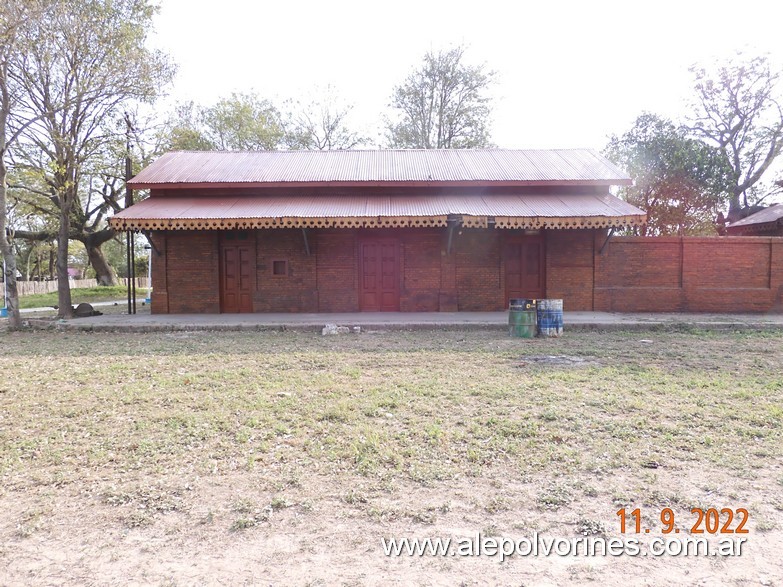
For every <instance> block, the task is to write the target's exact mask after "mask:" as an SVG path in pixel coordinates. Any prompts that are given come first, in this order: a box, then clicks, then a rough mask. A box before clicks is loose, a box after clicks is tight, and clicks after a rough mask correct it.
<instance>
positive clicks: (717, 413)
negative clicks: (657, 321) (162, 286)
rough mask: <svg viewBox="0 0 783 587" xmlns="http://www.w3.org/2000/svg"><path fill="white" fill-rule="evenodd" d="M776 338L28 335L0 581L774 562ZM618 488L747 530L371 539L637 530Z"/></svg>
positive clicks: (506, 580) (527, 574) (597, 576)
mask: <svg viewBox="0 0 783 587" xmlns="http://www.w3.org/2000/svg"><path fill="white" fill-rule="evenodd" d="M781 342H783V336H781V335H777V334H772V333H721V334H714V333H712V334H710V333H662V332H658V333H611V334H609V333H607V334H598V333H581V334H574V335H571V336H569V337H567V338H564V339H561V340H559V341H533V342H522V341H519V340H513V339H507V338H506V337H505V336H504V335H502V334H498V333H494V332H486V333H476V332H466V333H460V332H450V333H447V334H444V333H386V334H378V335H372V334H365V335H360V336H348V335H346V336H343V337H336V338H334V339H331V340H325V339H323V338H321V337H318V336H316V335H311V334H295V333H281V334H280V335H276V336H273V335H264V337H263V338H262V337H261V335H258V334H242V333H219V334H218V333H198V334H195V333H194V334H192V335H191V334H188V333H178V334H156V335H146V336H139V337H135V336H127V335H124V336H121V335H109V334H105V335H89V334H77V335H68V336H66V335H63V334H58V333H35V334H14V335H12V336H11V337H10V339H9V341H8V342H6V343H5V348H6V350H7V351H9V352H7V353H6V354H4V356H3V358H2V366H3V368H4V369H6V372H9V370H10V372H13V373H15V374H16V375H17V376H18V379H19V383H18V384H15V383H12V382H9V381H6V382H5V383H3V384H0V401H2V407H0V441H2V444H0V451H1V452H0V457H1V458H0V467H1V468H0V479H1V480H2V485H0V511H2V512H3V515H2V517H1V518H0V584H2V585H114V584H118V585H119V584H122V585H125V584H139V585H201V584H215V585H583V584H586V583H595V584H602V585H607V586H612V585H673V584H683V585H685V584H687V585H704V586H708V585H709V586H711V585H764V586H771V585H783V564H781V554H780V553H781V552H783V513H782V510H783V442H782V441H781V429H782V428H783V379H781V378H782V377H783V375H782V373H783V370H781V366H783V361H782V360H781V359H782V358H783V345H781ZM216 345H218V346H220V348H219V349H218V350H214V348H215V346H216ZM89 348H91V349H93V352H92V354H91V355H90V353H88V352H87V349H89ZM207 348H209V349H213V350H211V351H210V352H209V353H207V352H206V351H205V349H207ZM156 361H158V362H156ZM253 361H256V362H255V363H254V362H253ZM102 362H103V363H102ZM96 363H98V364H101V363H102V364H103V365H104V366H103V368H102V369H100V370H97V371H96V367H95V365H96ZM266 369H268V371H267V370H266ZM275 373H277V375H275ZM278 376H279V377H278ZM256 378H257V379H256ZM249 381H257V383H255V384H252V385H251V384H250V383H249ZM249 395H252V396H253V398H254V399H253V401H252V402H250V400H248V396H249ZM406 398H407V399H406ZM424 404H426V405H424ZM423 406H424V407H423ZM267 416H268V418H269V419H265V418H266V417H267ZM623 507H624V508H626V509H627V510H628V511H630V510H632V509H633V508H636V507H638V508H640V509H641V511H642V515H643V527H649V528H652V531H651V533H650V534H645V535H642V536H641V539H642V541H643V542H645V543H647V542H649V541H650V540H651V539H653V538H655V537H659V536H662V533H661V531H660V530H661V521H660V520H659V515H660V512H661V510H662V509H663V508H666V507H669V508H671V509H672V512H673V513H674V514H675V515H676V518H677V527H678V528H682V536H683V537H684V536H686V535H689V532H688V530H689V529H690V528H691V526H692V525H693V522H694V520H695V516H694V515H693V514H691V511H690V510H691V508H702V509H707V508H710V507H714V508H718V509H721V508H731V509H734V510H736V509H737V508H747V509H748V510H749V512H750V520H749V522H748V528H749V530H750V532H749V534H747V535H745V536H746V537H747V542H746V544H745V545H744V549H743V552H742V555H741V556H736V557H729V556H700V557H675V556H671V555H664V556H661V557H652V556H647V557H643V556H640V557H630V556H621V557H608V556H607V557H585V556H570V557H561V556H548V557H546V556H541V555H539V556H520V555H512V556H510V557H509V558H506V559H505V560H503V561H502V562H501V560H500V559H499V557H497V556H495V557H493V556H470V557H452V556H447V557H440V556H426V555H425V556H421V557H419V556H399V557H388V556H385V555H384V552H383V549H382V546H381V539H382V538H387V539H388V538H390V537H396V538H405V537H408V538H413V537H418V538H426V537H452V538H454V539H458V538H463V537H473V536H475V535H476V534H477V533H480V534H481V535H482V536H484V537H504V538H510V539H521V538H525V537H532V536H533V535H534V533H537V534H538V535H539V536H547V537H563V538H577V537H579V536H582V535H590V536H591V537H624V538H631V537H635V536H636V535H635V534H633V533H626V534H625V535H623V534H621V533H620V525H619V518H618V516H617V514H616V512H617V511H618V509H620V508H623ZM727 536H728V535H727ZM734 537H736V536H734ZM718 538H720V536H713V537H711V539H710V541H711V543H713V544H714V543H715V542H716V541H717V540H718Z"/></svg>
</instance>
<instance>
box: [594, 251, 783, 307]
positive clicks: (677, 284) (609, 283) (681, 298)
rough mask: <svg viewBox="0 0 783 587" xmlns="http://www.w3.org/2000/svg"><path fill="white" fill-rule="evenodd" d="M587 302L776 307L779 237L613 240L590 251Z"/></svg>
mask: <svg viewBox="0 0 783 587" xmlns="http://www.w3.org/2000/svg"><path fill="white" fill-rule="evenodd" d="M594 307H595V309H596V310H599V311H616V312H780V311H783V238H766V237H746V238H739V237H710V238H700V237H690V238H689V237H685V238H657V237H622V238H620V237H616V238H613V239H612V240H611V241H610V242H609V244H608V245H607V247H606V249H605V251H604V254H603V255H598V256H596V270H595V305H594Z"/></svg>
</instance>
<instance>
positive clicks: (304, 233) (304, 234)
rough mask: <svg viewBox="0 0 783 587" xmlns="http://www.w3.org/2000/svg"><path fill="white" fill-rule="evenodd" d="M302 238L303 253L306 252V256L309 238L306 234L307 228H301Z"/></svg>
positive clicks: (308, 252) (308, 249) (308, 253)
mask: <svg viewBox="0 0 783 587" xmlns="http://www.w3.org/2000/svg"><path fill="white" fill-rule="evenodd" d="M302 238H303V239H304V246H305V253H307V256H308V257H309V256H310V238H309V235H308V229H307V228H303V229H302Z"/></svg>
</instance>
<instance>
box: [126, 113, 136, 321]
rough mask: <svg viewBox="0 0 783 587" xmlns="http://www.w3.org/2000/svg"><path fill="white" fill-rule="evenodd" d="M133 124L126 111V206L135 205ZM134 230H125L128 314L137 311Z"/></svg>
mask: <svg viewBox="0 0 783 587" xmlns="http://www.w3.org/2000/svg"><path fill="white" fill-rule="evenodd" d="M132 131H133V126H132V125H131V119H130V115H129V114H128V113H127V112H126V113H125V208H126V209H127V208H130V207H131V206H132V205H133V190H132V189H131V187H130V186H129V185H128V182H129V181H130V179H131V177H133V161H132V160H131V132H132ZM133 237H134V235H133V231H132V230H128V231H126V232H125V238H126V245H127V254H126V257H127V262H128V314H135V313H136V242H135V239H134V238H133Z"/></svg>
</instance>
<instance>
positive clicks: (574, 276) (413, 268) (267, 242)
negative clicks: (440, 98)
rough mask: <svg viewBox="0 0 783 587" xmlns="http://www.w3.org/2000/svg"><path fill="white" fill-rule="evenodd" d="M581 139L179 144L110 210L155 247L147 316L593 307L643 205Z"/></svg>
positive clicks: (118, 225) (641, 217) (115, 222)
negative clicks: (474, 145)
mask: <svg viewBox="0 0 783 587" xmlns="http://www.w3.org/2000/svg"><path fill="white" fill-rule="evenodd" d="M628 183H630V179H629V177H628V176H627V175H626V174H625V173H623V172H622V171H620V170H619V169H617V168H616V167H615V166H614V165H612V164H611V163H610V162H609V161H607V160H606V159H604V158H603V157H601V156H600V155H598V154H597V153H595V152H593V151H590V150H550V151H519V150H516V151H509V150H426V151H425V150H396V151H392V150H375V151H298V152H297V151H288V152H286V151H282V152H252V153H238V152H173V153H167V154H166V155H164V156H162V157H161V158H160V159H158V160H157V161H155V162H154V163H152V164H151V165H150V166H149V167H147V168H146V169H144V170H143V171H142V172H141V173H139V174H138V175H137V176H136V177H135V178H134V179H133V180H131V182H130V185H131V187H132V188H133V189H135V190H139V189H149V190H150V196H149V198H147V199H145V200H142V201H140V202H138V203H136V204H135V205H133V206H131V207H130V208H128V209H127V210H124V211H122V212H120V213H118V214H117V215H116V216H114V217H113V218H112V219H111V225H112V226H113V227H114V228H115V229H117V230H135V231H142V232H144V233H145V234H147V235H148V236H149V237H150V239H151V242H152V244H153V253H152V254H153V269H152V272H153V277H152V281H153V296H152V311H153V312H155V313H187V312H204V313H217V312H357V311H402V312H416V311H492V310H501V309H504V308H506V307H507V306H508V300H509V298H515V297H531V298H541V297H557V298H563V299H564V300H565V304H566V307H567V308H568V309H571V310H577V309H585V310H586V309H591V308H592V306H593V299H592V297H593V292H592V272H593V256H594V255H595V253H596V250H597V248H599V247H601V246H602V243H603V242H605V240H606V235H607V229H609V228H612V227H624V226H636V225H639V224H640V223H643V222H644V221H645V214H644V212H643V211H641V210H639V209H638V208H635V207H634V206H631V205H630V204H628V203H626V202H624V201H622V200H620V199H618V198H616V197H614V196H612V195H610V193H609V190H610V187H611V186H613V185H620V184H628Z"/></svg>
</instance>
